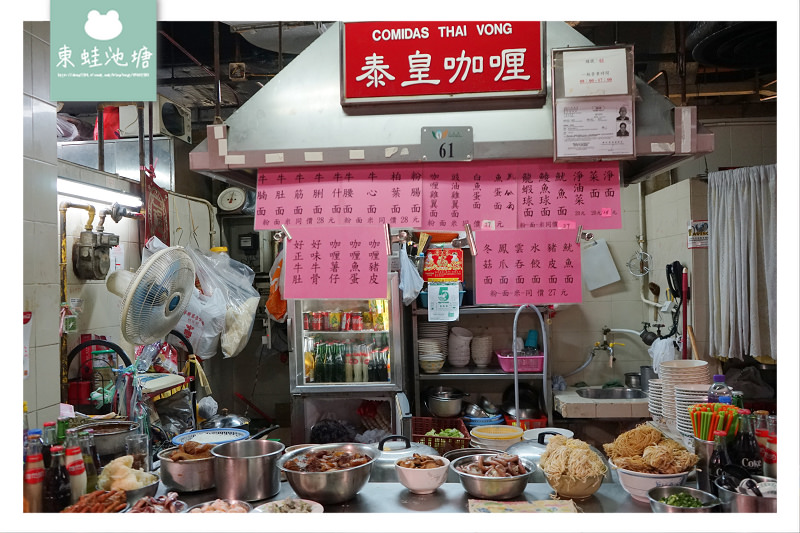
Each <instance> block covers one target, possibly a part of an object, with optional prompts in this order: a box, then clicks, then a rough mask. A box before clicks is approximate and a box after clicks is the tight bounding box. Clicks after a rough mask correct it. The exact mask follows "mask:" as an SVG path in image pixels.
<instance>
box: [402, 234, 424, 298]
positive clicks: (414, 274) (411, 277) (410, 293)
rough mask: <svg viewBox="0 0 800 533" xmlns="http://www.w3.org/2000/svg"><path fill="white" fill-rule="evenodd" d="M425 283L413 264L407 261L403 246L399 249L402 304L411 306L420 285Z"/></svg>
mask: <svg viewBox="0 0 800 533" xmlns="http://www.w3.org/2000/svg"><path fill="white" fill-rule="evenodd" d="M424 283H425V282H424V281H423V280H422V276H420V275H419V271H418V270H417V267H416V266H415V265H414V262H413V261H412V260H411V259H409V257H408V254H407V253H406V248H405V246H401V247H400V290H401V291H402V292H403V304H404V305H411V302H413V301H414V299H415V298H416V297H417V296H419V292H420V291H421V290H422V285H423V284H424Z"/></svg>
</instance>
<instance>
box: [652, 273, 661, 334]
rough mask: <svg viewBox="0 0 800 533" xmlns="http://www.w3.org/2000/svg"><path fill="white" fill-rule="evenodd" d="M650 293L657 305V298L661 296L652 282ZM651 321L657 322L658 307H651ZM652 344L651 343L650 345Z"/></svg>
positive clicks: (659, 288)
mask: <svg viewBox="0 0 800 533" xmlns="http://www.w3.org/2000/svg"><path fill="white" fill-rule="evenodd" d="M649 287H650V292H651V293H653V296H655V297H656V299H655V302H656V303H658V296H659V295H660V294H661V287H659V285H658V283H655V282H653V281H651V282H650V285H649ZM653 320H658V307H657V306H656V307H653ZM651 344H652V343H651Z"/></svg>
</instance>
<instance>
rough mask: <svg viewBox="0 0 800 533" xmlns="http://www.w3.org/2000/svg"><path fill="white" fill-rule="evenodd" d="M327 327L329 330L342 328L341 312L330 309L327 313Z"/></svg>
mask: <svg viewBox="0 0 800 533" xmlns="http://www.w3.org/2000/svg"><path fill="white" fill-rule="evenodd" d="M328 329H329V330H331V331H341V330H342V312H341V311H331V312H330V313H328Z"/></svg>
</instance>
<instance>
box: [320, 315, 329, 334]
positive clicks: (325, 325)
mask: <svg viewBox="0 0 800 533" xmlns="http://www.w3.org/2000/svg"><path fill="white" fill-rule="evenodd" d="M321 313H322V331H330V330H331V326H330V322H329V319H328V312H327V311H321Z"/></svg>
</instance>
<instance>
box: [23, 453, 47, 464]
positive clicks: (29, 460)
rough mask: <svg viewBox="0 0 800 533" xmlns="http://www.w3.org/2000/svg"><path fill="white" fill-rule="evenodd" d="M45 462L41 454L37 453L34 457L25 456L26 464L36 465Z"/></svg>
mask: <svg viewBox="0 0 800 533" xmlns="http://www.w3.org/2000/svg"><path fill="white" fill-rule="evenodd" d="M43 460H44V456H43V455H42V454H40V453H37V454H34V455H26V456H25V462H26V463H31V464H33V463H36V462H39V461H43Z"/></svg>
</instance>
